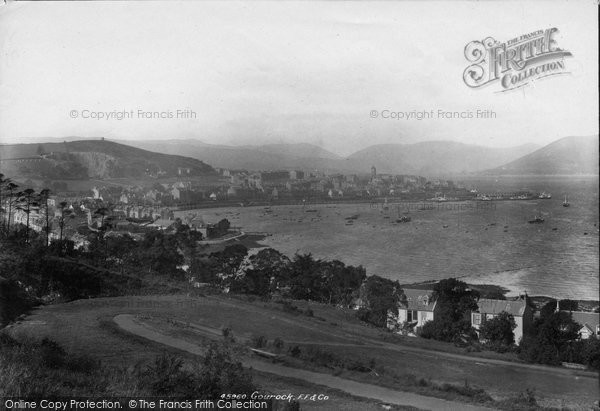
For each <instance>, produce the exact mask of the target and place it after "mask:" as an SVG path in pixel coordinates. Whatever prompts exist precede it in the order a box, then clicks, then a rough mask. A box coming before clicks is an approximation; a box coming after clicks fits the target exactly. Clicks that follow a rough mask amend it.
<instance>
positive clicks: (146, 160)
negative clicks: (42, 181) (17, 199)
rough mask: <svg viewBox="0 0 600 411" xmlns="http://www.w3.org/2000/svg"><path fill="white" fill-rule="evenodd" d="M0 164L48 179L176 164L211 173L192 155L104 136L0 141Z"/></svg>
mask: <svg viewBox="0 0 600 411" xmlns="http://www.w3.org/2000/svg"><path fill="white" fill-rule="evenodd" d="M0 166H1V168H2V170H3V173H4V174H6V175H9V176H10V175H12V176H18V177H28V178H48V179H85V178H90V177H92V178H139V177H144V176H152V177H158V176H164V177H169V176H175V175H177V173H178V169H179V168H185V169H189V174H190V175H208V174H214V173H215V171H214V169H213V168H212V167H211V166H209V165H207V164H205V163H203V162H202V161H199V160H197V159H194V158H190V157H184V156H175V155H169V154H162V153H154V152H151V151H147V150H142V149H139V148H136V147H131V146H127V145H124V144H119V143H115V142H112V141H106V140H81V141H71V142H63V143H43V144H11V145H1V146H0ZM186 173H187V170H186Z"/></svg>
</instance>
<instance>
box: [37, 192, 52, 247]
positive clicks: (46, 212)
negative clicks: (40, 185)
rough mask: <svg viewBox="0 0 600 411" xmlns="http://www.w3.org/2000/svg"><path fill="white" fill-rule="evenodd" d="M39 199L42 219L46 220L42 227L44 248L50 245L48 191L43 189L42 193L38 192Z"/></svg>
mask: <svg viewBox="0 0 600 411" xmlns="http://www.w3.org/2000/svg"><path fill="white" fill-rule="evenodd" d="M39 199H40V204H41V205H42V207H43V210H44V218H45V219H46V224H45V225H44V234H46V247H48V245H49V244H50V231H51V230H52V228H51V227H50V207H49V205H48V203H49V201H50V190H49V189H47V188H44V189H43V190H42V191H40V195H39Z"/></svg>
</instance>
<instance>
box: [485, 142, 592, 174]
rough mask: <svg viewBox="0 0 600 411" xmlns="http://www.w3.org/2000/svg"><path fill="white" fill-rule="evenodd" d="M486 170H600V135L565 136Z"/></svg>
mask: <svg viewBox="0 0 600 411" xmlns="http://www.w3.org/2000/svg"><path fill="white" fill-rule="evenodd" d="M486 174H493V175H502V174H509V175H558V174H563V175H569V174H571V175H573V174H598V136H597V135H596V136H585V137H565V138H561V139H560V140H557V141H555V142H553V143H550V144H548V145H547V146H545V147H542V148H540V149H539V150H536V151H534V152H533V153H530V154H528V155H525V156H523V157H521V158H519V159H517V160H514V161H511V162H509V163H507V164H504V165H503V166H500V167H497V168H492V169H489V170H487V171H486Z"/></svg>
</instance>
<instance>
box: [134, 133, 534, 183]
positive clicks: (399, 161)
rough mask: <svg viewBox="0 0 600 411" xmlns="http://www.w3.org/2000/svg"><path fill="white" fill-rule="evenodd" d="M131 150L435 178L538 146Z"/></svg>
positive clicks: (175, 143)
mask: <svg viewBox="0 0 600 411" xmlns="http://www.w3.org/2000/svg"><path fill="white" fill-rule="evenodd" d="M127 144H131V145H133V146H135V147H140V148H144V149H147V150H160V151H161V152H164V153H169V154H184V153H185V155H188V156H191V157H194V158H198V159H200V160H203V161H209V162H210V163H211V164H212V165H214V166H217V167H223V168H229V169H247V170H275V169H284V170H291V169H304V170H313V169H318V170H322V171H325V172H341V173H368V172H370V169H371V166H372V165H374V166H375V167H376V168H377V170H378V171H379V172H382V173H393V174H419V175H425V176H439V175H450V174H460V173H472V172H476V171H480V170H484V169H486V168H489V167H490V165H493V166H499V165H501V164H504V163H506V162H508V161H512V160H514V159H516V158H519V157H521V156H522V155H525V154H528V153H530V152H532V151H534V150H535V149H537V148H538V146H536V145H533V144H525V145H522V146H519V147H513V148H489V147H482V146H475V145H467V144H462V143H454V142H449V141H434V142H424V143H417V144H382V145H375V146H370V147H367V148H366V149H363V150H360V151H358V152H356V153H354V154H352V155H350V156H349V157H348V158H341V157H339V156H337V155H336V154H334V153H331V152H329V151H327V150H324V149H322V148H321V147H318V146H315V145H311V144H270V145H262V146H250V145H247V146H239V147H236V146H226V145H213V144H206V143H203V142H201V141H198V140H161V141H128V142H127Z"/></svg>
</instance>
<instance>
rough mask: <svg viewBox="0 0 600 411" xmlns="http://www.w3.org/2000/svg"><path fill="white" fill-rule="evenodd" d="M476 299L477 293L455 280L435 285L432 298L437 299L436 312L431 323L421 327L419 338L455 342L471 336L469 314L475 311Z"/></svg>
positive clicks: (443, 281) (450, 279) (446, 280)
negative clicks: (465, 335)
mask: <svg viewBox="0 0 600 411" xmlns="http://www.w3.org/2000/svg"><path fill="white" fill-rule="evenodd" d="M478 297H479V293H478V292H477V291H475V290H471V289H470V288H469V286H468V284H467V283H465V282H463V281H460V280H457V279H455V278H448V279H445V280H441V281H439V282H438V283H436V284H435V285H434V287H433V298H434V299H437V307H438V308H437V312H436V315H435V317H434V319H433V321H429V322H427V323H426V324H425V325H424V326H423V329H422V330H421V336H422V337H424V338H433V339H436V340H441V341H455V340H457V339H458V338H461V336H462V335H464V334H467V335H470V336H473V335H474V333H473V329H472V327H471V321H470V313H471V311H474V310H476V309H477V299H478Z"/></svg>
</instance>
